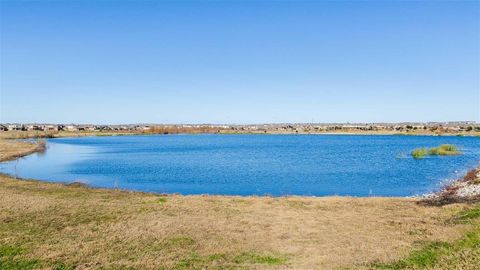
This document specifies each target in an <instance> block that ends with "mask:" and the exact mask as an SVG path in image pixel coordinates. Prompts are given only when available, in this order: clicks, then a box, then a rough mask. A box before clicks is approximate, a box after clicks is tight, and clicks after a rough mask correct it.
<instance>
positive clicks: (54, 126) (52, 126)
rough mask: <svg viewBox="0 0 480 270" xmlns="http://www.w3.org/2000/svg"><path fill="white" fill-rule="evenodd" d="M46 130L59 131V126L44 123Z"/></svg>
mask: <svg viewBox="0 0 480 270" xmlns="http://www.w3.org/2000/svg"><path fill="white" fill-rule="evenodd" d="M42 129H43V130H44V131H58V126H57V125H44V126H43V127H42Z"/></svg>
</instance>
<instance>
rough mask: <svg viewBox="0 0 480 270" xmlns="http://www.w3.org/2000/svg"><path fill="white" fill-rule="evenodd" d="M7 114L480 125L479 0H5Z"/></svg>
mask: <svg viewBox="0 0 480 270" xmlns="http://www.w3.org/2000/svg"><path fill="white" fill-rule="evenodd" d="M0 12H1V13H0V23H1V25H0V30H1V33H0V34H1V47H0V53H1V54H0V57H1V58H0V67H1V71H0V72H1V73H0V76H1V77H0V79H1V85H0V86H1V89H0V91H1V93H0V106H1V108H0V122H52V123H71V122H73V123H153V122H154V123H264V122H381V121H388V122H399V121H449V120H475V121H480V109H479V107H480V105H479V104H480V94H479V92H480V79H479V76H480V67H479V66H480V56H479V55H480V37H479V36H480V4H479V1H389V0H385V1H356V2H347V1H328V2H320V1H310V2H299V1H268V2H267V1H191V2H189V1H168V2H160V1H123V2H120V1H88V0H83V1H82V0H76V1H5V0H1V1H0Z"/></svg>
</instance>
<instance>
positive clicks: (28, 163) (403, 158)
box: [0, 134, 480, 196]
mask: <svg viewBox="0 0 480 270" xmlns="http://www.w3.org/2000/svg"><path fill="white" fill-rule="evenodd" d="M445 143H449V144H455V145H457V146H458V147H459V148H460V149H461V151H462V152H463V154H462V155H459V156H434V157H427V158H425V159H421V160H415V159H413V158H412V157H411V156H410V152H411V150H413V149H414V148H417V147H435V146H438V145H440V144H445ZM47 145H48V148H47V151H46V152H44V153H37V154H33V155H30V156H27V157H25V158H22V159H19V160H17V161H11V162H5V163H1V164H0V172H3V173H7V174H10V175H13V176H17V177H20V178H33V179H41V180H45V181H51V182H74V181H77V182H82V183H86V184H88V185H91V186H94V187H106V188H119V189H127V190H138V191H148V192H158V193H181V194H224V195H265V194H269V195H272V196H280V195H313V196H325V195H351V196H411V195H418V194H422V193H426V192H431V191H434V190H437V189H438V188H439V187H440V186H441V185H442V183H444V182H445V181H447V180H449V179H455V178H458V177H461V176H462V175H463V174H464V173H465V172H466V171H467V170H469V169H472V168H474V167H475V166H478V165H479V162H480V138H475V137H433V136H374V135H369V136H364V135H359V136H355V135H207V134H205V135H151V136H118V137H81V138H58V139H49V140H48V144H47Z"/></svg>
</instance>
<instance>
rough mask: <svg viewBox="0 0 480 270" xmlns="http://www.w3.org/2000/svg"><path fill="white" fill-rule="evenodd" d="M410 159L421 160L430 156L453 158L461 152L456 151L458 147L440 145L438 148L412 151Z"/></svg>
mask: <svg viewBox="0 0 480 270" xmlns="http://www.w3.org/2000/svg"><path fill="white" fill-rule="evenodd" d="M411 154H412V157H413V158H415V159H421V158H424V157H426V156H427V155H430V156H454V155H460V154H461V152H460V151H459V150H458V147H457V146H456V145H454V144H442V145H440V146H438V147H432V148H430V149H427V148H417V149H415V150H413V151H412V153H411Z"/></svg>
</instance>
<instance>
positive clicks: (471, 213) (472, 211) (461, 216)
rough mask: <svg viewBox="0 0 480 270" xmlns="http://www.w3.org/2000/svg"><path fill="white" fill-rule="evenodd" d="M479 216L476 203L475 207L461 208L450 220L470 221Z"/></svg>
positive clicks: (455, 221) (458, 221)
mask: <svg viewBox="0 0 480 270" xmlns="http://www.w3.org/2000/svg"><path fill="white" fill-rule="evenodd" d="M478 218H480V205H476V206H475V207H472V208H469V209H466V210H462V211H461V212H460V213H458V214H457V215H455V216H454V217H453V218H452V219H451V221H452V222H453V223H461V224H465V223H471V222H473V221H474V220H476V219H478Z"/></svg>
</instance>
